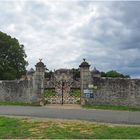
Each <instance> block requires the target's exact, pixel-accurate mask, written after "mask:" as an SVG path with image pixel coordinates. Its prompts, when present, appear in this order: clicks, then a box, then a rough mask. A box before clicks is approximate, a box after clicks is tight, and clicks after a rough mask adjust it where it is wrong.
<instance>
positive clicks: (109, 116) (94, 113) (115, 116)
mask: <svg viewBox="0 0 140 140" xmlns="http://www.w3.org/2000/svg"><path fill="white" fill-rule="evenodd" d="M0 115H15V116H30V117H40V118H57V119H74V120H87V121H96V122H107V123H124V124H140V112H128V111H111V110H86V109H80V108H77V109H73V108H71V109H66V108H55V107H53V108H51V107H46V106H44V107H29V106H28V107H23V106H0Z"/></svg>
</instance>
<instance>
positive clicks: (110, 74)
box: [101, 70, 130, 78]
mask: <svg viewBox="0 0 140 140" xmlns="http://www.w3.org/2000/svg"><path fill="white" fill-rule="evenodd" d="M101 76H102V77H112V78H116V77H118V78H130V76H129V75H123V74H121V73H119V72H117V71H115V70H111V71H108V72H106V73H105V72H101Z"/></svg>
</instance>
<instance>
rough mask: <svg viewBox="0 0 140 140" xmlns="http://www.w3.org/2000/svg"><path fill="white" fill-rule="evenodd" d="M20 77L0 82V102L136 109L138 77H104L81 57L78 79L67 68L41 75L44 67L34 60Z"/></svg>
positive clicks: (139, 93) (139, 101)
mask: <svg viewBox="0 0 140 140" xmlns="http://www.w3.org/2000/svg"><path fill="white" fill-rule="evenodd" d="M35 67H36V70H35V71H34V70H33V69H31V70H30V71H29V72H28V73H27V75H26V77H25V78H22V79H20V80H11V81H5V80H3V81H0V101H11V102H25V103H34V104H37V105H44V104H46V103H53V104H58V103H59V104H76V103H80V104H82V105H84V104H92V105H123V106H129V107H137V108H140V79H128V78H104V77H101V76H100V72H99V71H98V70H96V69H94V70H92V71H90V65H89V64H88V62H86V60H85V59H84V60H83V62H82V63H81V64H80V65H79V68H80V78H77V79H75V78H74V76H73V72H72V70H70V69H58V70H56V71H54V72H52V73H51V75H50V77H49V78H48V77H46V78H45V70H46V66H45V65H44V63H43V62H41V60H40V62H38V63H37V64H36V65H35Z"/></svg>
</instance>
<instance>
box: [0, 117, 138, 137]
mask: <svg viewBox="0 0 140 140" xmlns="http://www.w3.org/2000/svg"><path fill="white" fill-rule="evenodd" d="M29 138H30V139H32V138H38V139H42V138H45V139H54V138H57V139H93V138H95V139H101V138H104V139H113V138H115V139H134V138H135V139H137V138H139V139H140V126H127V125H125V126H123V125H113V124H99V123H92V122H84V121H64V120H47V121H43V122H39V121H35V120H31V119H17V118H7V117H0V139H29Z"/></svg>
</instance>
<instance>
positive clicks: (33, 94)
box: [0, 72, 44, 105]
mask: <svg viewBox="0 0 140 140" xmlns="http://www.w3.org/2000/svg"><path fill="white" fill-rule="evenodd" d="M43 80H44V76H43V75H42V73H41V74H40V73H39V72H35V74H34V75H33V77H32V78H31V79H30V80H9V81H8V80H3V81H0V102H3V101H8V102H23V103H34V104H36V105H42V104H43V92H44V90H43V88H44V81H43Z"/></svg>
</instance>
